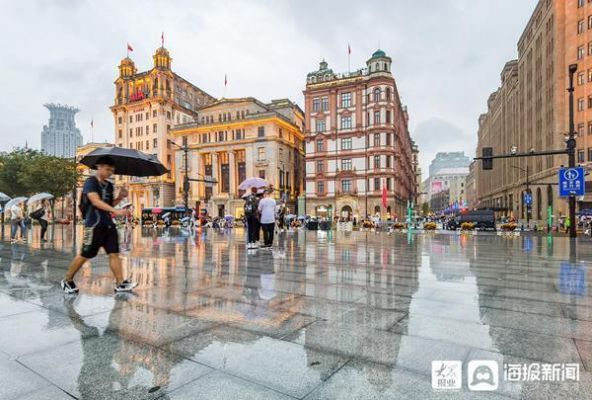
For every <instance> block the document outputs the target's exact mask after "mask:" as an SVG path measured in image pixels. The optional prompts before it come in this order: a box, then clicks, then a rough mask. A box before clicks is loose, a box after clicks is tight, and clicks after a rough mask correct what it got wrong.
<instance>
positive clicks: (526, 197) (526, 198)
mask: <svg viewBox="0 0 592 400" xmlns="http://www.w3.org/2000/svg"><path fill="white" fill-rule="evenodd" d="M524 204H526V205H527V206H530V205H532V194H531V193H528V192H527V193H524Z"/></svg>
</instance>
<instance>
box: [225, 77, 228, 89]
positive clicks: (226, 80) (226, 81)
mask: <svg viewBox="0 0 592 400" xmlns="http://www.w3.org/2000/svg"><path fill="white" fill-rule="evenodd" d="M227 83H228V79H227V78H226V74H224V87H226V84H227Z"/></svg>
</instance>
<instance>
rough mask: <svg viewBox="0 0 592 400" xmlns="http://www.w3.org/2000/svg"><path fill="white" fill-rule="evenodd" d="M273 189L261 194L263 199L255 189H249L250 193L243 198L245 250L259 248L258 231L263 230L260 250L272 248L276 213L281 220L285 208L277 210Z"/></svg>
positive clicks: (280, 207)
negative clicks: (245, 233)
mask: <svg viewBox="0 0 592 400" xmlns="http://www.w3.org/2000/svg"><path fill="white" fill-rule="evenodd" d="M272 194H273V189H266V190H265V191H264V192H263V198H260V197H259V195H258V189H257V188H256V187H252V188H251V193H250V194H249V195H248V196H247V197H246V198H245V205H244V212H245V220H246V223H247V249H256V248H258V247H259V240H260V231H261V230H263V246H261V247H262V248H265V249H271V248H272V247H273V236H274V233H275V223H276V212H277V214H278V215H281V217H280V220H283V214H285V206H284V207H282V206H283V204H281V205H280V206H279V209H276V208H277V203H276V201H275V200H274V199H273V197H272Z"/></svg>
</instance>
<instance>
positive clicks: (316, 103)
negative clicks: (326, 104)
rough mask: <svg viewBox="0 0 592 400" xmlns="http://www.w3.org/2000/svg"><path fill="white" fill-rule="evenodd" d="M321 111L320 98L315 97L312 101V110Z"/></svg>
mask: <svg viewBox="0 0 592 400" xmlns="http://www.w3.org/2000/svg"><path fill="white" fill-rule="evenodd" d="M320 109H321V101H320V100H319V98H318V97H315V98H314V99H312V110H313V111H319V110H320Z"/></svg>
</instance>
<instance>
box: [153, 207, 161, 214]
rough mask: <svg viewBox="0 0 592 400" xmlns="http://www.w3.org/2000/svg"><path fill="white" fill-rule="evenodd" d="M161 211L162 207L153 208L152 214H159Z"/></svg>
mask: <svg viewBox="0 0 592 400" xmlns="http://www.w3.org/2000/svg"><path fill="white" fill-rule="evenodd" d="M161 212H162V208H153V209H152V214H160V213H161Z"/></svg>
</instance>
